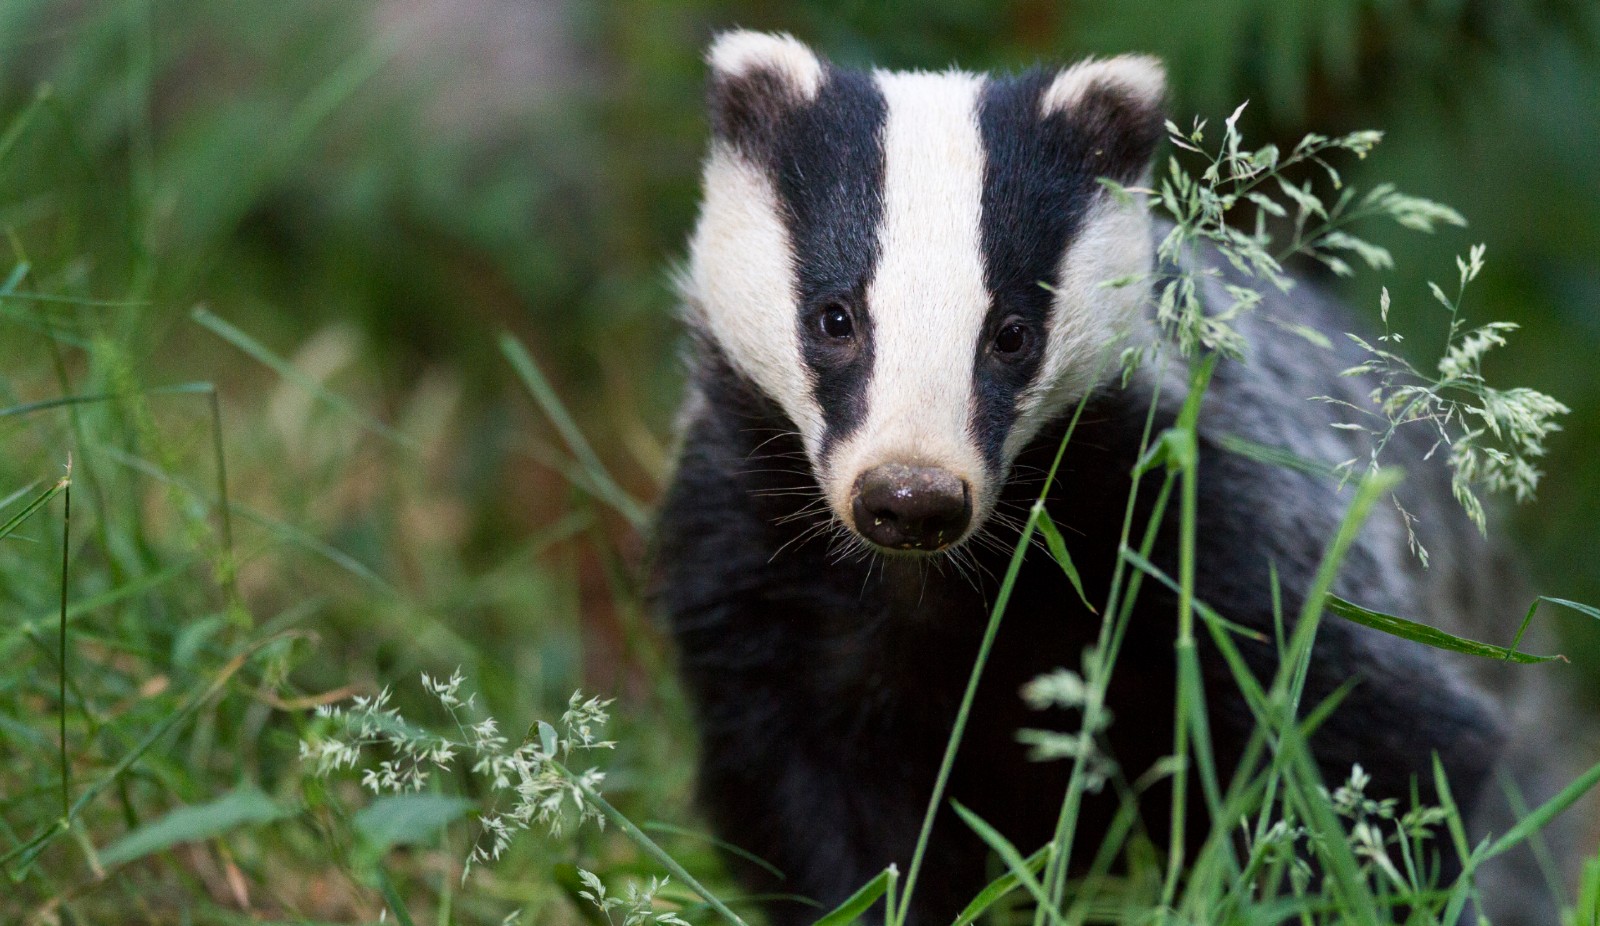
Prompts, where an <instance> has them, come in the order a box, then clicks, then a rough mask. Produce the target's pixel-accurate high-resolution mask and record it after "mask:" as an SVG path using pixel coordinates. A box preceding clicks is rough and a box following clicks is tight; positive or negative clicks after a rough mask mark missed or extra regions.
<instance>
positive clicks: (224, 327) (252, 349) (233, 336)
mask: <svg viewBox="0 0 1600 926" xmlns="http://www.w3.org/2000/svg"><path fill="white" fill-rule="evenodd" d="M189 317H190V318H192V319H194V321H195V322H196V323H197V324H199V325H200V326H201V327H202V328H205V329H206V330H207V331H210V332H211V333H212V334H214V335H216V336H217V337H219V338H221V339H223V340H224V341H227V342H228V343H229V344H232V345H233V346H234V347H237V348H238V349H239V350H241V351H243V352H244V353H245V354H246V355H248V356H249V357H250V359H252V360H254V361H256V362H257V363H259V364H261V365H262V366H264V367H266V368H267V369H269V370H272V371H273V372H274V373H277V374H278V375H279V376H281V377H283V378H284V379H285V380H288V381H289V382H291V383H293V384H294V385H295V386H297V387H298V388H300V389H303V390H305V391H306V392H308V393H310V394H311V395H312V396H315V397H316V398H317V399H318V400H320V401H321V402H322V403H323V404H324V405H326V406H328V407H329V408H332V409H334V410H335V411H337V412H339V413H340V414H342V415H345V416H346V417H348V418H351V419H354V420H355V421H358V422H360V423H361V425H362V426H363V427H365V428H367V429H368V430H369V431H372V432H373V433H375V434H377V435H379V436H380V437H383V438H384V439H386V440H388V441H389V442H391V443H393V444H394V445H395V446H397V447H402V448H404V449H406V450H409V451H412V452H416V451H417V450H418V447H417V442H416V441H414V440H412V439H411V438H410V437H408V436H406V435H405V434H402V433H400V432H399V431H396V430H395V429H394V428H392V427H390V426H388V425H386V424H384V423H383V422H381V421H379V420H378V419H376V418H374V417H372V416H371V415H369V414H367V413H366V412H364V411H362V410H361V409H359V408H357V407H356V405H355V404H354V403H353V402H351V401H350V400H349V399H346V398H345V397H344V396H341V395H339V394H337V393H335V392H333V391H332V390H330V389H328V388H327V387H325V386H323V385H322V384H321V383H319V382H317V381H316V380H314V379H312V378H311V377H309V376H307V375H306V374H304V373H302V372H301V371H300V369H299V368H298V367H296V366H295V365H294V364H292V363H290V362H289V361H287V360H285V359H283V358H282V357H279V356H278V355H277V354H275V353H273V352H272V351H270V350H268V349H267V347H266V345H264V344H262V343H261V342H260V341H257V340H256V339H255V338H252V337H251V336H250V335H248V334H245V333H244V332H243V331H241V330H239V329H238V328H236V327H235V326H233V325H232V324H230V323H228V322H226V321H223V320H222V319H221V318H218V317H217V316H216V315H213V314H212V313H211V312H210V311H209V310H207V309H205V308H204V307H197V308H195V309H194V311H192V312H190V313H189Z"/></svg>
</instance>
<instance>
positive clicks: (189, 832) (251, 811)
mask: <svg viewBox="0 0 1600 926" xmlns="http://www.w3.org/2000/svg"><path fill="white" fill-rule="evenodd" d="M293 813H294V812H293V811H292V810H290V809H289V808H287V807H284V806H282V805H280V804H279V803H278V802H276V801H274V800H273V799H272V798H270V797H268V796H267V795H266V793H265V792H263V791H262V790H261V789H260V788H257V787H256V786H255V785H241V786H240V787H238V788H235V789H234V790H232V791H229V792H228V793H227V794H225V795H223V796H222V797H219V798H217V799H216V800H214V801H208V802H206V803H204V804H193V805H190V806H187V807H179V808H178V809H176V810H174V811H172V812H171V813H169V814H167V815H166V816H163V817H160V818H158V819H156V820H154V821H152V822H150V823H147V824H145V825H144V826H142V827H140V828H138V829H136V830H134V831H133V832H131V833H129V834H128V835H126V836H124V837H122V838H121V839H120V840H118V841H117V842H115V843H113V844H112V845H110V846H109V847H107V848H106V850H105V851H104V852H101V853H100V862H101V864H103V865H105V866H106V867H107V868H109V867H111V866H113V865H121V864H124V863H126V862H132V861H134V860H136V859H141V858H144V857H145V856H146V855H150V854H151V853H154V852H161V851H163V850H166V849H170V848H172V847H173V846H176V845H179V844H180V843H186V842H201V841H203V840H207V839H213V838H215V837H217V836H221V835H223V834H224V833H227V832H230V831H232V830H235V829H238V828H239V827H241V826H249V825H251V824H258V825H259V824H264V823H271V822H274V821H276V820H282V819H284V818H285V817H289V816H292V815H293Z"/></svg>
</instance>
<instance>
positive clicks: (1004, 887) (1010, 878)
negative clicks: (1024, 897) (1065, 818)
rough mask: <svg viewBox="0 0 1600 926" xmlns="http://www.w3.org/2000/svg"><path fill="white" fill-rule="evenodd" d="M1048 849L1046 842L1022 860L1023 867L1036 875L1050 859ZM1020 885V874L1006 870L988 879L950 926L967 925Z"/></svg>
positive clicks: (1049, 847) (1049, 846) (1048, 845)
mask: <svg viewBox="0 0 1600 926" xmlns="http://www.w3.org/2000/svg"><path fill="white" fill-rule="evenodd" d="M1050 849H1051V845H1050V844H1048V843H1047V844H1045V845H1044V846H1041V847H1040V848H1039V850H1038V851H1037V852H1035V853H1033V854H1032V855H1030V856H1028V857H1027V858H1025V859H1023V860H1022V862H1023V868H1024V869H1026V870H1027V871H1028V873H1029V874H1032V875H1036V876H1037V875H1038V874H1039V871H1040V869H1042V868H1044V863H1045V862H1047V861H1049V860H1050ZM1021 885H1022V876H1021V875H1020V874H1018V873H1017V872H1014V871H1010V870H1007V871H1006V873H1005V874H1003V875H1001V876H1000V877H998V878H996V879H994V880H993V881H990V882H989V885H988V886H987V887H985V888H984V889H983V890H981V891H979V892H978V896H976V897H974V898H972V902H971V903H969V904H967V906H966V909H964V910H962V911H961V913H960V915H958V916H957V917H956V918H955V922H953V923H951V924H950V926H969V924H971V923H973V922H974V921H976V920H977V918H978V917H980V916H982V915H983V914H984V913H985V912H986V911H987V910H988V909H989V908H990V907H992V906H994V905H995V904H996V903H998V902H999V901H1000V898H1002V897H1004V896H1006V895H1007V894H1009V893H1011V892H1012V891H1014V890H1016V889H1017V888H1018V887H1020V886H1021Z"/></svg>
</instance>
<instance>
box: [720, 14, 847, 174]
mask: <svg viewBox="0 0 1600 926" xmlns="http://www.w3.org/2000/svg"><path fill="white" fill-rule="evenodd" d="M706 61H707V62H708V63H709V64H710V65H711V79H710V92H709V97H710V100H709V108H710V111H711V129H712V131H713V132H714V133H716V136H717V138H719V139H722V140H723V141H727V142H729V143H731V144H734V145H736V146H738V147H740V148H745V149H747V150H755V151H759V150H762V149H764V148H766V147H768V145H767V144H766V142H767V141H769V140H770V139H771V138H772V135H773V133H774V132H775V131H777V128H778V126H779V125H780V124H781V123H782V122H783V120H784V117H785V116H786V115H787V114H789V113H790V112H792V111H793V110H794V109H796V108H798V107H800V106H804V105H805V104H807V103H810V102H811V101H812V100H815V99H816V98H817V93H818V92H819V91H820V90H821V89H822V81H823V76H824V71H825V69H826V65H824V63H823V61H822V59H821V58H819V57H817V54H816V53H815V52H813V51H812V50H811V49H810V48H808V47H806V45H805V44H804V43H802V42H800V41H799V40H798V39H796V38H794V37H793V36H790V35H787V34H783V33H766V32H750V31H747V30H742V29H741V30H737V31H734V32H724V33H722V34H721V35H719V36H717V38H716V41H714V42H712V43H711V48H710V50H709V51H707V52H706Z"/></svg>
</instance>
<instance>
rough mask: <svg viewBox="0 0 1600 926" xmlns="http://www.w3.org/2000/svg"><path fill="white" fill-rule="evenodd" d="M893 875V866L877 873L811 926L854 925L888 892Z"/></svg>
mask: <svg viewBox="0 0 1600 926" xmlns="http://www.w3.org/2000/svg"><path fill="white" fill-rule="evenodd" d="M894 873H895V867H894V866H893V865H890V866H889V867H888V868H885V869H884V870H882V871H880V872H878V876H877V877H876V878H873V879H872V880H871V881H868V882H867V883H866V884H864V885H862V886H861V889H860V890H858V891H856V892H855V893H854V894H851V895H850V896H849V897H848V898H846V899H845V902H844V903H842V904H840V905H839V906H837V907H834V908H833V909H832V910H831V911H829V912H828V913H827V914H825V915H824V916H823V917H822V918H821V919H819V920H817V921H816V923H814V924H812V926H848V924H850V923H854V922H855V921H856V920H858V919H860V918H861V916H862V914H864V913H866V912H867V911H868V910H870V909H872V905H873V904H875V903H877V902H878V898H879V897H882V896H883V895H884V894H885V893H887V892H888V890H889V882H890V881H891V880H893V878H894Z"/></svg>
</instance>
